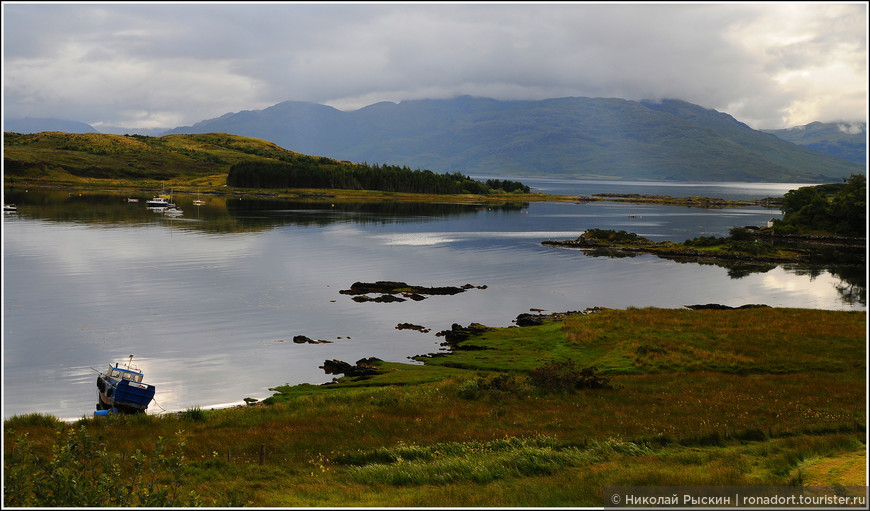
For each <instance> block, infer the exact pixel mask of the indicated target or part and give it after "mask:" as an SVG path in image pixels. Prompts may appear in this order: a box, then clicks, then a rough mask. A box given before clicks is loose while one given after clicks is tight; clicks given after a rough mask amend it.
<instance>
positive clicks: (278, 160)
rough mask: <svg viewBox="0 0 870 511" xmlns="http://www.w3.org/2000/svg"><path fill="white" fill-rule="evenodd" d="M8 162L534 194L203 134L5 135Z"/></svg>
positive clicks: (26, 173) (268, 181)
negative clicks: (155, 135) (156, 135)
mask: <svg viewBox="0 0 870 511" xmlns="http://www.w3.org/2000/svg"><path fill="white" fill-rule="evenodd" d="M3 163H4V170H5V175H6V177H9V178H11V179H14V178H16V177H18V178H26V179H46V180H48V179H54V180H58V179H60V180H64V179H76V178H79V179H106V180H108V179H134V180H135V179H142V180H168V179H175V178H185V179H188V180H196V179H202V180H206V179H207V180H210V182H211V183H212V184H216V183H220V184H227V185H229V186H233V187H239V188H338V189H349V190H378V191H386V192H407V193H426V194H461V193H471V194H490V193H493V192H500V193H510V192H522V193H529V187H528V186H525V185H523V184H522V183H520V182H517V181H510V180H500V179H489V180H487V181H486V182H482V181H476V180H474V179H472V178H470V177H468V176H466V175H463V174H461V173H459V172H453V173H451V174H446V173H438V172H435V171H432V170H420V169H417V170H411V169H410V168H409V167H408V166H398V165H389V164H373V165H369V164H367V163H353V162H350V161H339V160H334V159H332V158H327V157H324V156H310V155H306V154H301V153H297V152H294V151H288V150H286V149H283V148H281V147H278V146H277V145H275V144H272V143H270V142H266V141H263V140H258V139H253V138H247V137H239V136H234V135H227V134H222V133H210V134H201V135H167V136H163V137H147V136H142V135H129V136H121V135H104V134H95V133H88V134H72V133H37V134H32V135H23V134H16V133H6V136H5V137H4V154H3Z"/></svg>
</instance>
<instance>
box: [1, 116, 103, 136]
mask: <svg viewBox="0 0 870 511" xmlns="http://www.w3.org/2000/svg"><path fill="white" fill-rule="evenodd" d="M3 131H9V132H12V133H41V132H43V131H62V132H64V133H99V132H98V131H97V130H96V129H94V127H93V126H91V125H90V124H85V123H83V122H78V121H67V120H64V119H50V118H31V117H25V118H23V119H4V120H3Z"/></svg>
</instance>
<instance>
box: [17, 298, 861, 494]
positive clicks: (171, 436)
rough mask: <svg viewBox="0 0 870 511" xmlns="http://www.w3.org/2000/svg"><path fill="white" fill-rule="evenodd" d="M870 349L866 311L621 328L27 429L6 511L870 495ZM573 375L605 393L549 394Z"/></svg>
mask: <svg viewBox="0 0 870 511" xmlns="http://www.w3.org/2000/svg"><path fill="white" fill-rule="evenodd" d="M865 332H866V318H865V314H864V313H859V312H839V311H824V310H803V309H771V308H758V309H741V310H725V311H714V310H697V311H696V310H672V309H656V308H644V309H633V308H632V309H627V310H602V311H600V312H597V313H594V314H586V315H583V314H573V315H566V316H564V317H558V316H557V317H547V319H546V320H545V321H544V322H543V324H542V325H540V326H530V327H512V328H499V329H489V330H486V331H483V332H481V333H480V334H478V335H472V336H471V337H470V338H468V339H467V340H465V341H462V342H460V343H459V344H458V348H457V349H455V350H454V351H453V352H452V353H450V354H447V355H438V356H424V357H421V358H420V360H423V361H424V362H425V364H424V365H419V364H404V363H386V362H382V363H378V364H377V366H378V367H379V369H380V370H381V372H380V374H377V375H375V376H373V377H371V378H341V379H340V380H339V381H338V382H337V383H334V384H329V385H318V386H315V385H295V386H280V387H275V388H274V389H273V391H275V395H274V396H273V397H271V398H269V399H268V400H267V401H268V404H263V405H260V406H249V407H244V408H233V409H225V410H200V409H191V410H187V411H185V412H183V413H181V414H178V415H163V416H151V415H145V416H128V417H124V416H118V417H108V418H101V419H92V418H83V419H81V420H80V421H78V422H77V423H74V424H64V423H61V422H58V421H57V420H56V419H54V418H52V417H48V416H44V415H39V414H36V415H28V416H22V417H14V418H12V419H9V420H6V421H5V422H4V438H5V451H4V467H5V475H4V478H5V479H4V482H5V487H6V489H7V492H6V493H5V494H4V498H5V499H7V500H6V502H7V504H11V505H15V504H16V503H17V504H18V505H58V503H59V502H60V503H63V502H66V503H67V505H72V504H70V503H74V502H90V501H87V500H86V499H85V500H78V501H76V500H74V497H75V496H78V497H79V498H80V499H82V498H84V497H81V494H84V495H85V496H90V497H92V498H93V500H94V501H95V502H105V501H106V500H105V499H107V498H108V497H105V496H104V497H102V499H103V500H100V498H98V497H99V495H101V493H100V492H103V493H105V492H106V491H107V490H106V489H105V488H104V487H103V489H101V487H100V486H99V485H98V484H96V482H95V483H94V484H93V485H88V483H87V481H89V480H93V481H98V480H99V477H100V474H105V473H107V472H108V473H116V477H117V478H119V480H121V481H128V482H129V481H133V482H129V484H127V486H126V487H128V488H131V490H130V492H131V494H136V495H148V496H150V498H152V500H151V501H148V500H142V501H140V502H144V503H145V504H140V505H146V504H148V503H149V502H150V503H151V504H154V503H155V502H158V503H159V502H161V501H159V500H153V499H156V498H157V497H160V495H164V496H168V497H167V498H169V497H171V498H172V499H174V500H172V502H174V503H183V504H186V505H218V506H221V505H233V506H234V505H256V506H282V507H283V506H375V507H381V506H384V507H388V506H402V507H407V506H422V507H439V506H446V507H455V506H488V507H510V506H532V507H539V506H540V507H547V506H560V507H562V506H603V505H604V504H605V502H604V501H603V499H604V498H605V496H606V494H607V488H609V487H612V486H635V485H652V486H676V485H679V486H743V485H814V486H815V485H829V486H830V485H842V486H864V485H866V471H865V465H866V433H865V429H866V406H865V397H866V337H865ZM469 345H471V346H476V347H477V348H476V349H467V347H468V346H469ZM463 347H466V349H463ZM568 361H572V362H573V363H575V364H576V366H577V367H583V368H587V367H593V366H594V367H595V368H596V369H595V374H596V375H597V376H599V377H600V378H601V380H602V381H606V382H607V385H606V386H605V387H606V388H597V389H576V388H574V387H573V386H571V385H570V381H568V380H565V379H562V380H560V379H558V378H555V379H551V380H549V381H551V382H552V381H557V382H561V384H563V385H564V386H563V387H561V388H560V387H558V386H557V387H553V386H549V387H546V386H542V385H541V384H540V381H538V380H536V379H535V378H531V377H530V376H531V375H535V374H538V375H540V374H542V373H546V371H542V370H541V368H542V367H547V366H548V363H551V362H556V363H562V364H565V363H567V362H568ZM549 367H550V369H551V370H552V368H554V367H559V366H558V364H557V365H552V364H551V365H550V366H549ZM561 367H564V366H561ZM551 372H553V371H551ZM549 376H557V375H554V374H550V375H549ZM159 438H162V439H163V442H165V444H166V445H165V449H164V450H163V451H161V452H155V449H154V445H155V443H157V442H158V439H159ZM137 451H139V452H141V459H139V460H138V462H136V461H131V460H133V459H134V458H135V456H134V455H135V453H136V452H137ZM182 453H183V458H182V457H181V454H182ZM261 453H262V456H263V458H262V464H261V457H260V456H261ZM51 460H61V461H63V463H61V461H57V462H55V463H54V465H52V461H51ZM97 460H104V461H102V462H100V463H97ZM137 463H138V465H137ZM58 467H61V468H63V469H64V470H66V472H64V471H63V470H60V469H59V468H58ZM137 467H138V473H141V472H145V473H146V474H148V478H146V477H139V478H138V479H136V476H135V474H136V473H137ZM49 469H50V470H49ZM59 474H60V475H59ZM63 474H67V477H72V476H73V474H76V475H78V481H79V482H78V484H79V486H81V488H80V489H79V490H70V489H69V487H68V485H67V486H64V485H63V484H62V482H63V480H64V479H63V477H64V476H63ZM88 478H90V479H88ZM149 478H150V479H149ZM134 479H135V481H134ZM83 481H84V482H83ZM173 481H177V482H173ZM104 486H105V485H104ZM12 490H15V491H17V492H18V493H16V494H15V495H16V496H15V497H13V496H12V495H11V494H10V493H9V492H10V491H12ZM76 491H78V493H76ZM160 492H163V493H160ZM191 492H193V493H191ZM52 495H60V496H61V498H55V497H52ZM71 495H72V496H71ZM28 498H29V499H30V500H27V499H28ZM53 498H55V500H52V499H53ZM10 499H13V500H10ZM14 499H19V500H14ZM64 499H66V500H64ZM163 502H164V503H165V501H163ZM134 505H135V503H134Z"/></svg>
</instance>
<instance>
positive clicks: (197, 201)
mask: <svg viewBox="0 0 870 511" xmlns="http://www.w3.org/2000/svg"><path fill="white" fill-rule="evenodd" d="M193 205H194V206H205V201H204V200H200V199H199V192H196V200H195V201H193Z"/></svg>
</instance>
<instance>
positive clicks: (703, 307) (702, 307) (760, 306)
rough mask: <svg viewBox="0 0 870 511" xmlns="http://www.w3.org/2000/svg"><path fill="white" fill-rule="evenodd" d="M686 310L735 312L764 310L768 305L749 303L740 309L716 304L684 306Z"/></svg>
mask: <svg viewBox="0 0 870 511" xmlns="http://www.w3.org/2000/svg"><path fill="white" fill-rule="evenodd" d="M684 307H686V308H687V309H692V310H737V309H765V308H770V305H764V304H755V303H750V304H746V305H741V306H740V307H731V306H728V305H722V304H718V303H708V304H704V305H684Z"/></svg>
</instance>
